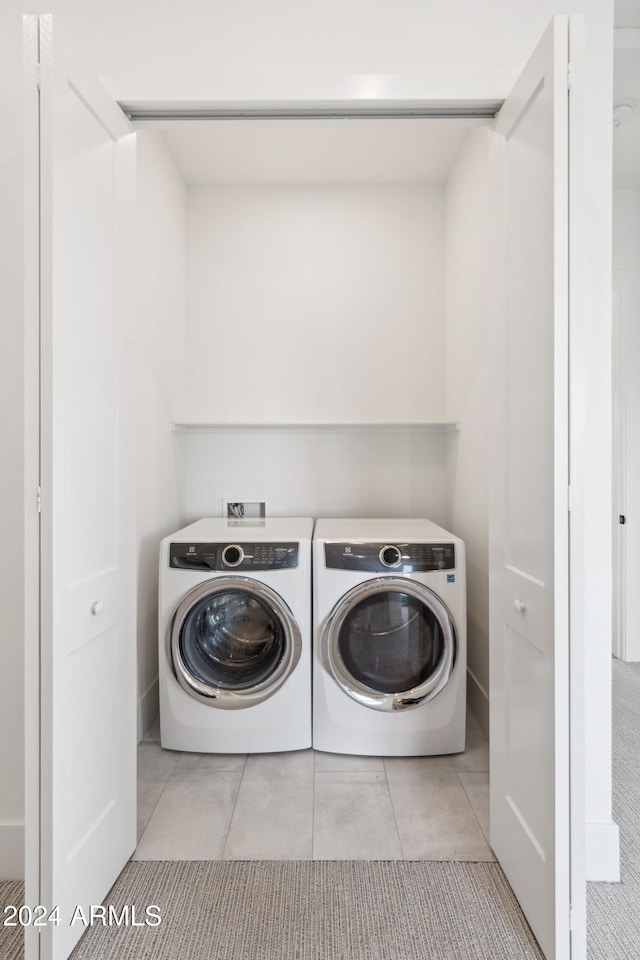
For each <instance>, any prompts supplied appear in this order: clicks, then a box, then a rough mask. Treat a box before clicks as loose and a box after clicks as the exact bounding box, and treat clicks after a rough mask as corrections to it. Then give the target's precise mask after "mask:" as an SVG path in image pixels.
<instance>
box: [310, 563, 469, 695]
mask: <svg viewBox="0 0 640 960" xmlns="http://www.w3.org/2000/svg"><path fill="white" fill-rule="evenodd" d="M320 651H321V657H322V661H323V664H324V667H325V669H326V670H328V672H329V673H330V674H331V676H332V677H333V678H334V680H335V681H336V683H337V684H338V685H339V686H340V688H341V689H342V690H344V692H345V693H347V694H348V695H349V696H350V697H352V698H353V699H354V700H356V701H357V702H358V703H360V704H362V705H363V706H366V707H371V708H372V709H374V710H384V711H393V710H406V709H409V708H411V707H417V706H419V705H420V704H422V703H424V702H425V701H427V700H431V699H433V697H436V696H437V695H438V693H440V691H441V690H442V689H443V688H444V686H445V685H446V683H447V681H448V680H449V677H450V676H451V671H452V670H453V666H454V663H455V657H456V632H455V626H454V623H453V619H452V617H451V614H450V613H449V610H448V609H447V607H446V605H445V604H444V603H443V601H442V600H441V599H440V597H439V596H438V595H437V594H435V593H434V592H433V591H432V590H430V589H429V588H428V587H426V586H425V585H424V584H421V583H416V582H414V581H412V580H407V579H405V578H404V577H377V578H376V579H373V580H367V581H365V582H364V583H361V584H359V585H358V586H356V587H354V588H353V589H352V590H350V591H349V592H348V593H346V594H344V596H343V597H342V599H341V600H340V601H339V602H338V603H337V604H336V606H335V607H334V608H333V610H332V612H331V614H330V616H329V618H328V619H327V621H326V623H325V626H324V629H323V631H322V634H321V640H320Z"/></svg>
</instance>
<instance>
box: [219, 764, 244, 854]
mask: <svg viewBox="0 0 640 960" xmlns="http://www.w3.org/2000/svg"><path fill="white" fill-rule="evenodd" d="M248 759H249V754H248V753H245V755H244V763H243V764H242V774H241V776H240V779H239V780H238V789H237V790H236V795H235V798H234V801H233V807H232V810H231V814H230V815H229V819H228V821H227V829H226V830H225V832H224V838H223V840H222V846H221V847H220V858H219V859H220V860H225V859H226V858H225V850H226V849H227V843H228V841H229V833H230V831H231V822H232V820H233V816H234V814H235V812H236V807H237V806H238V797H239V796H240V789H241V787H242V781H243V780H244V775H245V772H246V769H247V760H248Z"/></svg>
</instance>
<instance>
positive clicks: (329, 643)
mask: <svg viewBox="0 0 640 960" xmlns="http://www.w3.org/2000/svg"><path fill="white" fill-rule="evenodd" d="M382 592H387V593H388V592H391V593H403V594H406V595H408V596H410V597H413V598H414V599H416V600H418V601H419V602H420V603H422V604H424V605H425V606H426V607H428V609H430V610H431V612H432V613H433V614H434V616H435V617H436V619H437V620H438V622H439V624H440V626H441V628H442V633H443V639H444V649H443V652H442V656H441V657H440V660H439V662H438V664H437V666H436V669H435V671H434V672H433V673H432V674H431V676H430V677H429V678H428V679H427V680H425V681H424V683H421V684H418V685H417V686H415V687H412V688H411V689H410V690H400V691H398V692H397V693H382V692H380V691H377V690H374V689H372V688H371V687H368V686H366V685H365V684H364V683H361V682H360V681H359V680H357V679H356V678H355V677H354V676H353V675H352V674H351V672H350V671H349V670H348V669H347V667H346V666H345V663H344V660H343V659H342V656H341V655H340V651H339V649H338V638H339V635H340V628H341V626H342V624H343V623H344V620H345V618H346V616H347V615H348V614H349V613H350V612H351V611H352V610H353V609H354V607H356V606H357V605H358V604H359V603H361V602H362V601H363V600H366V599H367V598H368V597H372V596H374V595H375V594H377V593H382ZM456 649H457V637H456V629H455V625H454V622H453V617H452V616H451V613H450V612H449V609H448V607H447V606H446V604H445V603H444V601H443V600H442V599H441V598H440V597H439V596H438V595H437V594H436V593H434V592H433V590H430V589H429V587H427V586H425V585H424V584H422V583H418V582H416V581H414V580H407V579H406V578H405V577H375V578H374V579H373V580H365V581H364V582H363V583H359V584H358V585H357V586H355V587H352V589H351V590H348V591H347V593H345V594H344V595H343V596H342V597H341V599H340V600H339V601H338V603H337V604H336V605H335V606H334V608H333V610H332V611H331V613H330V614H329V616H328V618H327V620H326V622H325V624H324V626H323V628H322V633H321V635H320V657H321V660H322V663H323V666H324V668H325V669H326V670H327V671H328V673H329V675H330V676H331V677H333V679H334V680H335V682H336V683H337V684H338V686H339V687H340V689H341V690H343V691H344V692H345V693H347V694H348V695H349V696H350V697H351V698H352V699H353V700H355V701H356V702H357V703H360V704H362V706H365V707H370V708H371V709H372V710H381V711H384V712H387V713H391V712H393V711H397V710H407V709H410V708H411V707H417V706H420V704H422V703H425V702H426V701H427V700H432V699H433V698H434V697H436V696H437V695H438V694H439V693H440V691H441V690H442V689H443V688H444V687H445V685H446V684H447V682H448V680H449V677H450V676H451V671H452V670H453V667H454V664H455V660H456Z"/></svg>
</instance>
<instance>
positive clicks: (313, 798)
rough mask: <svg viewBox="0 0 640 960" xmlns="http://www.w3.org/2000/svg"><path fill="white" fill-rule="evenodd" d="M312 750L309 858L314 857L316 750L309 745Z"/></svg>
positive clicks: (313, 858)
mask: <svg viewBox="0 0 640 960" xmlns="http://www.w3.org/2000/svg"><path fill="white" fill-rule="evenodd" d="M311 750H312V752H313V783H312V790H311V859H312V860H315V858H316V773H317V771H316V758H317V756H318V754H317V752H316V751H315V750H314V749H313V746H312V747H311Z"/></svg>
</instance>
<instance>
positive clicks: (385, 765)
mask: <svg viewBox="0 0 640 960" xmlns="http://www.w3.org/2000/svg"><path fill="white" fill-rule="evenodd" d="M380 759H381V760H382V769H383V770H384V779H385V783H386V784H387V793H388V794H389V802H390V804H391V810H392V812H393V822H394V824H395V828H396V836H397V838H398V846H399V847H400V853H401V854H402V859H403V860H408V859H409V858H408V857H407V854H406V851H405V849H404V844H403V842H402V837H401V836H400V827H399V826H398V817H397V815H396V805H395V803H394V802H393V793H392V792H391V784H390V783H389V773H388V771H387V761H386V758H385V757H381V758H380Z"/></svg>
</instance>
